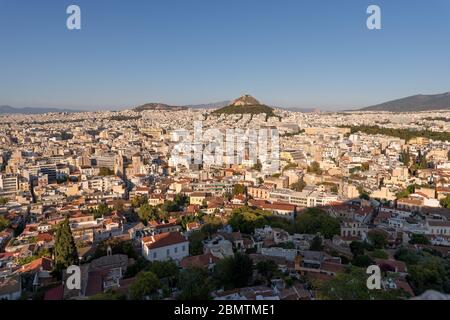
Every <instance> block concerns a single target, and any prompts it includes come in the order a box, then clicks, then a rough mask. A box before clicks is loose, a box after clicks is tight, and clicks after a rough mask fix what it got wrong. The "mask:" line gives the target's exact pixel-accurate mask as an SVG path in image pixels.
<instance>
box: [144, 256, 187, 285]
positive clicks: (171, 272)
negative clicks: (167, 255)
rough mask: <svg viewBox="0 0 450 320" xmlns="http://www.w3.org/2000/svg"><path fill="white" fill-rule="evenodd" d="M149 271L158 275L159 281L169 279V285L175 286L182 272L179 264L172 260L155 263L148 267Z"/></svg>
mask: <svg viewBox="0 0 450 320" xmlns="http://www.w3.org/2000/svg"><path fill="white" fill-rule="evenodd" d="M147 270H148V271H150V272H153V273H154V274H156V276H157V277H158V278H159V279H164V278H166V279H168V281H169V284H174V282H175V280H176V279H177V277H178V274H179V271H180V270H179V269H178V266H177V264H176V263H175V262H173V261H172V260H168V261H153V262H152V263H150V265H149V266H148V267H147Z"/></svg>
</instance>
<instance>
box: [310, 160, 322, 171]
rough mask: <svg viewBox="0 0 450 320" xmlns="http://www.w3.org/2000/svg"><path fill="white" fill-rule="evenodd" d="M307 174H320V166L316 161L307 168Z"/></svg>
mask: <svg viewBox="0 0 450 320" xmlns="http://www.w3.org/2000/svg"><path fill="white" fill-rule="evenodd" d="M308 172H310V173H316V174H322V170H321V169H320V164H319V163H318V162H317V161H313V162H311V165H310V166H309V167H308Z"/></svg>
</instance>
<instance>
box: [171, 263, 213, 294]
mask: <svg viewBox="0 0 450 320" xmlns="http://www.w3.org/2000/svg"><path fill="white" fill-rule="evenodd" d="M178 287H179V289H180V291H181V292H180V295H179V296H178V298H179V299H180V300H207V299H209V298H210V295H209V293H210V292H211V290H212V289H213V288H212V285H211V282H210V281H209V279H208V273H207V271H206V270H205V269H202V268H198V267H191V268H188V269H186V270H183V271H182V272H181V273H180V279H179V284H178Z"/></svg>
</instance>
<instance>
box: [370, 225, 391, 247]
mask: <svg viewBox="0 0 450 320" xmlns="http://www.w3.org/2000/svg"><path fill="white" fill-rule="evenodd" d="M368 239H369V241H370V243H371V244H372V245H373V247H374V248H375V249H384V248H386V246H387V244H388V239H387V237H386V235H385V234H384V233H381V232H380V231H376V230H373V231H369V235H368Z"/></svg>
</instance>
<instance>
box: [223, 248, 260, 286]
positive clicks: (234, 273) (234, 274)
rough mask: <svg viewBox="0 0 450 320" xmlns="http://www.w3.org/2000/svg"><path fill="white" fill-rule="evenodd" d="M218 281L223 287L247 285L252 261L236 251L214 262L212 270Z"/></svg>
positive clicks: (251, 270)
mask: <svg viewBox="0 0 450 320" xmlns="http://www.w3.org/2000/svg"><path fill="white" fill-rule="evenodd" d="M214 274H215V278H216V279H217V281H218V283H219V284H220V285H222V286H223V287H224V288H225V289H232V288H242V287H245V286H247V285H248V283H249V281H250V279H251V277H252V274H253V261H252V259H250V257H249V256H248V255H246V254H242V253H236V254H235V255H234V256H233V257H227V258H224V259H222V260H220V261H219V262H218V263H217V264H216V268H215V271H214Z"/></svg>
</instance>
